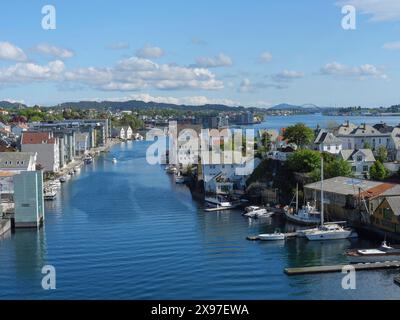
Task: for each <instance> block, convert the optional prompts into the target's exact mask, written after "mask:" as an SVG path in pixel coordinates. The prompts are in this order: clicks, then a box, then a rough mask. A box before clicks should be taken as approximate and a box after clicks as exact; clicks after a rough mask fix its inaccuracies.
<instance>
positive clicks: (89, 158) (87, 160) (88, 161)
mask: <svg viewBox="0 0 400 320" xmlns="http://www.w3.org/2000/svg"><path fill="white" fill-rule="evenodd" d="M83 161H84V162H85V163H86V164H90V163H92V162H93V157H92V156H90V155H87V156H85V158H83Z"/></svg>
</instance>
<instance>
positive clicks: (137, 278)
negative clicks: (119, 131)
mask: <svg viewBox="0 0 400 320" xmlns="http://www.w3.org/2000/svg"><path fill="white" fill-rule="evenodd" d="M148 146H149V143H148V142H145V141H129V142H123V143H119V144H116V145H114V146H112V148H111V149H110V151H109V152H108V153H103V154H100V155H99V156H98V157H96V158H95V159H94V160H93V163H92V164H91V165H87V166H83V167H82V168H81V172H80V173H79V174H78V175H76V176H74V177H73V178H72V179H71V180H70V181H69V182H68V183H65V184H62V185H61V187H60V191H59V193H58V195H57V197H56V199H55V200H54V201H46V202H45V209H46V223H45V225H44V227H43V228H42V229H40V230H18V231H17V232H15V233H6V234H5V235H3V238H2V241H1V243H0V244H1V250H0V259H1V261H3V266H4V267H3V268H2V270H1V271H0V295H1V297H2V298H4V299H7V298H13V297H18V296H19V294H21V293H23V294H24V296H25V297H27V298H32V299H38V298H62V299H68V298H75V299H76V298H97V299H102V298H110V297H111V296H113V295H118V297H119V298H135V299H151V297H152V296H154V294H155V292H157V296H158V297H160V298H165V299H171V298H172V299H173V298H182V297H186V298H193V299H202V298H204V299H205V298H215V299H218V298H222V297H224V298H228V299H235V298H238V299H245V298H249V299H255V298H259V299H277V298H278V299H279V298H280V299H299V298H301V299H307V298H312V297H315V296H316V295H318V296H319V297H320V298H322V299H356V298H357V299H371V298H376V296H377V295H379V297H380V298H382V299H384V298H389V297H391V298H393V297H398V296H399V291H398V290H399V288H398V286H397V285H396V284H395V283H394V280H393V279H394V277H395V276H396V275H397V274H398V270H396V269H379V270H370V271H368V272H361V273H360V274H359V275H358V276H357V290H348V291H345V292H344V291H343V290H342V288H341V285H340V283H341V279H342V275H341V274H340V273H325V274H322V275H320V276H318V275H316V274H305V275H298V276H291V277H288V276H287V275H286V274H284V272H283V270H284V268H288V267H289V268H296V267H305V266H321V265H338V264H339V265H345V264H347V263H349V260H348V259H347V258H346V256H345V255H344V254H343V253H344V252H345V251H346V250H347V249H350V248H364V247H375V246H378V245H379V242H378V243H376V242H374V241H370V240H367V239H365V238H360V239H344V240H335V241H332V242H325V243H323V244H322V243H320V242H309V241H307V240H305V239H304V238H297V237H296V238H291V239H290V240H288V241H284V242H279V241H278V242H268V241H246V239H245V238H246V237H247V236H248V235H251V234H257V235H258V234H263V233H273V232H274V231H275V230H276V229H277V228H279V229H280V230H281V231H282V232H284V233H290V232H293V230H295V228H296V226H295V225H292V224H290V223H287V222H286V220H285V218H284V215H283V214H282V213H281V214H279V213H278V214H275V215H273V216H272V217H270V218H266V219H252V218H248V217H245V216H243V215H242V213H243V210H239V209H231V210H224V211H222V212H205V211H204V209H205V207H204V203H202V202H200V201H196V200H194V199H193V198H192V196H191V193H190V191H189V190H188V188H187V186H185V185H183V184H176V183H175V181H174V177H173V176H171V175H169V174H167V173H166V172H165V170H164V168H163V167H162V166H152V165H149V164H147V163H146V161H145V158H144V156H145V152H146V149H147V147H148ZM113 158H117V159H118V162H117V163H116V164H115V163H113V162H112V159H113ZM155 197H156V198H157V201H155ZM155 260H157V261H158V263H157V264H156V263H155ZM45 264H54V266H55V267H56V268H57V271H58V278H57V281H58V288H57V290H55V291H53V292H48V291H43V290H42V288H41V286H40V281H41V280H40V279H41V277H42V274H41V272H40V270H41V267H42V266H43V265H45ZM105 270H107V271H106V272H105ZM121 275H123V277H122V278H121ZM121 281H122V282H121ZM116 283H121V285H118V286H116V285H115V284H116ZM371 283H374V286H371ZM321 287H324V288H325V290H323V291H321Z"/></svg>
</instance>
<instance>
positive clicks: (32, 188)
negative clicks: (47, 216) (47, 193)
mask: <svg viewBox="0 0 400 320" xmlns="http://www.w3.org/2000/svg"><path fill="white" fill-rule="evenodd" d="M13 182H14V197H13V198H14V221H15V227H16V228H31V227H34V228H39V227H40V226H41V225H42V223H43V221H44V198H43V173H42V172H41V171H25V172H21V173H20V174H17V175H15V176H14V177H13Z"/></svg>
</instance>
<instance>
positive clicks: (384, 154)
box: [375, 146, 388, 163]
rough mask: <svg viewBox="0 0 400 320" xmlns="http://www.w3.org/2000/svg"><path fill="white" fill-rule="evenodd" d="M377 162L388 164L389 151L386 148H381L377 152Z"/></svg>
mask: <svg viewBox="0 0 400 320" xmlns="http://www.w3.org/2000/svg"><path fill="white" fill-rule="evenodd" d="M375 158H376V160H379V161H380V162H382V163H383V162H386V161H387V160H388V151H387V149H386V148H385V147H384V146H380V147H379V148H378V150H376V157H375Z"/></svg>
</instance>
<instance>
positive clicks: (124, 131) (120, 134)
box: [112, 126, 133, 140]
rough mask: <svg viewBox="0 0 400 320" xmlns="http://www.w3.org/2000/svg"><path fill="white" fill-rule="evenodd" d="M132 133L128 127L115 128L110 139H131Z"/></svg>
mask: <svg viewBox="0 0 400 320" xmlns="http://www.w3.org/2000/svg"><path fill="white" fill-rule="evenodd" d="M132 135H133V131H132V128H131V127H130V126H127V127H115V128H113V129H112V137H113V138H119V139H123V140H130V139H132Z"/></svg>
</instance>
